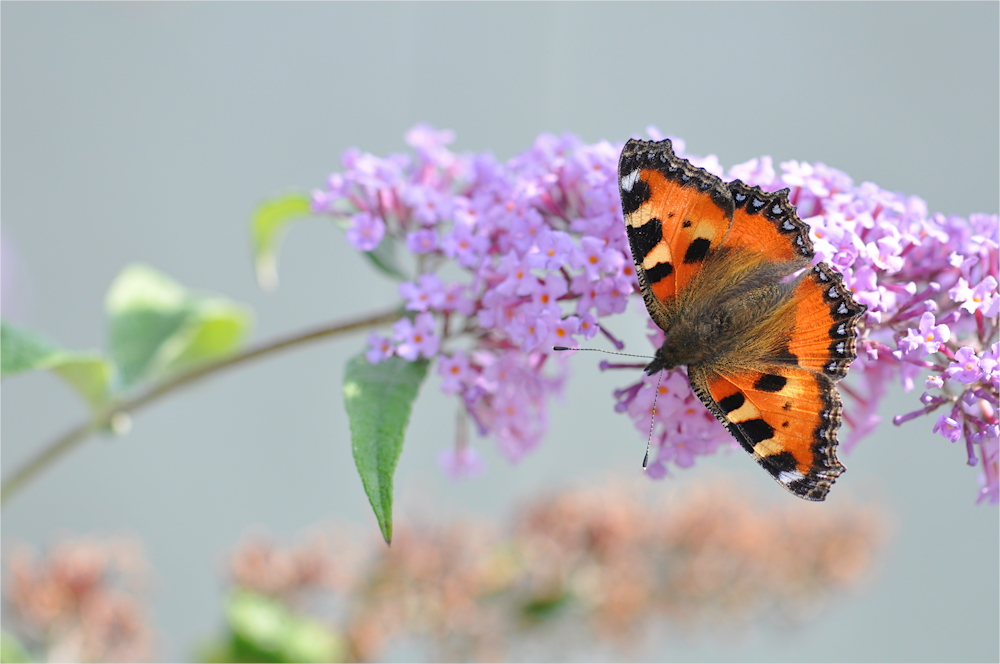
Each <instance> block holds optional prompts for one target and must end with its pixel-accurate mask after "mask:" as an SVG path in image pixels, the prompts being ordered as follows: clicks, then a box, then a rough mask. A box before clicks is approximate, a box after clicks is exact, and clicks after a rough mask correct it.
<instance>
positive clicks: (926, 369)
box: [313, 125, 1000, 504]
mask: <svg viewBox="0 0 1000 664" xmlns="http://www.w3.org/2000/svg"><path fill="white" fill-rule="evenodd" d="M647 132H648V133H649V134H650V136H651V137H652V138H654V140H655V139H659V138H660V137H661V135H660V133H659V131H658V130H656V129H655V128H653V127H651V128H649V129H648V130H647ZM453 140H454V133H453V132H450V131H447V130H436V129H434V128H432V127H430V126H427V125H418V126H417V127H414V128H413V129H411V130H410V131H409V132H408V133H407V134H406V141H407V143H409V145H410V146H411V147H412V148H413V149H414V152H415V154H414V155H412V156H411V155H401V154H395V155H389V156H387V157H378V156H375V155H372V154H368V153H364V152H362V151H360V150H357V149H351V150H348V151H347V152H346V153H345V154H344V155H343V158H342V165H343V167H344V168H343V171H342V172H340V173H335V174H333V175H331V176H330V177H329V178H328V179H327V182H326V185H325V187H324V188H323V189H321V190H319V191H317V192H315V193H314V194H313V208H314V211H315V212H317V213H323V214H329V215H332V216H336V217H339V218H341V219H344V220H346V221H347V222H348V223H347V239H348V241H349V242H350V243H351V244H352V245H353V246H355V247H356V248H357V249H358V250H360V251H372V250H374V249H375V248H376V247H377V246H378V245H379V243H380V242H383V241H391V242H394V243H396V244H397V245H399V246H404V247H406V248H407V249H408V250H409V252H410V253H411V254H413V255H414V256H415V259H416V260H415V261H414V262H415V264H416V266H417V271H416V274H415V275H414V276H413V278H411V279H409V280H407V281H404V282H403V283H401V284H400V286H399V294H400V297H401V298H402V299H403V301H404V304H405V307H406V308H407V309H408V310H409V311H411V312H413V313H414V314H415V317H414V318H413V320H412V321H411V320H410V319H409V318H404V319H401V320H400V321H398V322H397V323H396V327H395V328H394V334H393V337H392V339H386V338H385V337H382V336H380V335H372V336H371V337H369V350H368V357H369V360H370V361H373V362H375V361H380V360H382V359H384V358H385V357H388V356H389V355H391V354H397V355H399V356H401V357H404V358H406V359H411V360H412V359H416V358H418V357H425V358H428V359H433V360H435V361H436V362H437V372H438V374H439V376H440V377H441V383H440V384H441V389H442V390H443V391H444V392H445V393H447V394H450V395H454V396H455V397H456V398H457V399H459V401H460V403H461V404H462V408H463V412H464V413H465V415H466V416H467V417H468V418H469V420H470V421H471V422H472V423H474V425H475V427H476V429H477V430H478V432H479V433H480V434H481V435H483V436H492V437H493V438H494V439H495V440H496V441H497V443H498V445H499V447H500V449H501V451H502V452H503V453H504V454H506V456H508V458H510V459H511V460H514V461H516V460H518V459H519V458H521V457H522V456H523V455H524V454H525V453H527V452H528V451H529V450H531V449H532V448H533V447H535V446H536V445H537V444H538V443H539V442H540V440H541V437H542V435H543V434H544V431H545V427H546V420H547V418H546V412H547V402H548V399H549V397H550V396H552V395H554V394H556V393H558V392H559V391H560V390H561V389H562V387H563V385H564V382H565V380H566V375H567V360H568V356H569V355H571V354H570V353H553V351H552V346H553V345H558V346H566V347H570V348H574V347H578V346H579V344H580V342H581V341H583V340H587V339H592V338H593V337H594V336H595V335H597V334H598V333H599V332H600V333H602V334H603V335H604V337H606V338H607V339H608V340H609V341H611V343H613V344H614V345H615V346H616V347H619V348H620V347H621V346H622V344H621V342H620V341H618V340H617V339H616V338H615V336H614V334H613V332H612V330H613V327H614V326H615V319H614V316H615V315H618V314H622V313H624V312H625V311H626V309H628V303H629V302H630V301H632V302H635V303H636V304H635V305H634V306H633V308H632V309H633V310H632V312H630V313H636V312H638V314H637V315H641V316H646V313H645V310H644V309H643V307H642V306H641V302H638V298H637V297H636V296H635V294H636V293H637V292H638V284H637V282H636V276H635V268H634V264H633V262H632V257H631V254H630V252H629V249H628V242H627V239H626V234H625V232H624V226H623V222H622V215H621V206H620V202H619V195H618V186H617V181H616V180H617V162H618V156H619V153H620V151H621V144H620V143H618V144H612V143H609V142H605V141H602V142H599V143H594V144H587V143H584V142H582V141H581V140H579V139H578V138H576V137H574V136H571V135H563V136H553V135H550V134H543V135H541V136H539V137H538V138H537V139H536V140H535V142H534V144H533V145H532V146H531V147H530V148H528V149H527V150H526V151H524V152H522V153H521V154H519V155H516V156H514V157H513V158H511V159H509V160H507V161H506V162H500V161H497V160H496V159H495V158H493V157H492V156H491V155H489V154H471V155H469V154H457V153H454V152H452V151H451V150H450V149H449V148H448V145H449V143H450V142H451V141H453ZM673 140H674V150H675V152H676V153H677V154H678V155H680V156H683V157H685V158H687V159H689V160H691V161H692V163H694V164H695V165H698V166H701V167H703V168H706V169H708V170H709V171H710V172H713V173H715V174H717V175H719V176H720V177H723V178H724V179H726V180H731V179H735V178H739V179H742V180H743V181H744V182H746V183H747V184H749V185H751V186H753V185H758V186H760V187H762V188H763V189H764V190H765V191H776V190H778V189H782V188H786V187H787V188H788V189H789V190H790V193H789V199H790V201H791V202H792V203H793V204H794V205H796V206H797V209H798V214H799V216H800V217H801V218H802V219H803V220H804V221H805V222H806V223H808V224H809V226H810V228H811V237H812V240H813V243H814V247H815V252H816V257H815V260H816V261H820V260H823V261H828V262H830V263H831V264H833V265H834V266H835V267H836V268H837V269H838V270H839V271H840V272H841V273H842V274H843V276H844V281H845V283H846V284H847V286H848V287H850V288H851V289H852V290H853V291H854V293H855V297H856V299H857V300H858V301H859V302H861V303H863V304H865V305H867V307H868V311H867V313H866V315H865V318H864V319H863V320H862V321H861V324H860V326H859V342H858V359H857V360H856V361H855V363H854V364H853V365H852V368H851V371H850V375H849V377H848V379H847V380H846V381H844V382H842V383H841V392H842V394H843V397H844V419H845V422H846V426H845V429H844V431H843V432H842V433H843V435H842V441H843V448H844V450H845V451H850V449H851V448H852V447H853V446H854V445H855V444H857V443H858V441H859V440H860V439H862V438H863V437H864V436H865V435H867V434H869V433H871V432H872V431H873V430H874V429H875V427H876V426H877V425H878V423H879V416H878V406H879V403H880V402H881V400H882V398H883V396H884V395H885V393H886V388H887V385H888V384H889V383H890V382H892V381H895V380H899V381H901V382H902V384H903V386H904V388H905V389H906V390H912V389H913V387H914V386H915V385H917V384H920V385H923V387H924V390H925V391H924V392H923V393H922V394H921V395H920V397H919V399H918V401H919V404H918V405H919V408H918V409H916V410H914V411H912V412H910V413H907V414H904V415H900V416H897V417H896V418H894V422H896V423H897V424H900V423H902V422H905V421H909V420H911V419H916V418H920V417H924V416H929V415H931V414H932V413H933V415H932V417H934V418H936V419H935V420H934V422H933V424H931V423H930V420H929V419H928V420H927V421H928V424H927V426H928V428H931V429H932V430H933V431H934V432H935V433H938V434H940V435H941V436H943V437H944V438H946V439H947V440H949V441H951V442H958V441H960V440H962V441H964V442H965V448H966V457H965V460H966V461H967V462H969V463H974V464H975V465H976V466H977V468H978V469H979V473H980V482H981V486H982V489H981V492H980V495H979V500H980V501H986V502H991V503H994V504H995V503H996V502H997V500H998V496H1000V489H998V475H1000V473H998V449H997V448H998V444H997V434H998V429H1000V425H998V419H997V408H998V407H1000V400H998V391H1000V373H998V344H997V334H998V322H997V314H998V312H1000V295H998V294H997V283H998V278H1000V275H998V267H997V265H998V260H1000V252H998V242H997V230H998V220H997V216H996V215H994V214H974V215H970V216H969V217H968V218H961V217H957V216H946V215H942V214H930V213H929V212H928V210H927V206H926V203H924V201H922V200H921V199H920V198H918V197H915V196H907V195H904V194H899V193H895V192H890V191H886V190H884V189H881V188H880V187H878V186H877V185H875V184H873V183H870V182H863V183H861V184H855V183H854V182H853V181H852V179H851V178H850V177H849V176H848V175H847V174H845V173H843V172H840V171H838V170H836V169H834V168H830V167H829V166H826V165H825V164H821V163H805V162H797V161H787V162H783V163H781V164H779V165H778V167H775V165H774V163H773V161H772V159H771V158H770V157H766V156H764V157H760V158H757V159H753V160H751V161H748V162H746V163H744V164H737V165H735V166H733V167H732V168H730V169H729V170H728V172H727V171H726V169H725V168H724V167H723V166H722V165H721V164H720V163H719V160H718V159H717V158H715V157H714V156H711V155H710V156H709V157H705V158H700V157H697V156H694V155H687V154H685V147H684V142H683V141H682V140H679V139H673ZM444 268H447V269H444ZM446 275H447V276H446ZM647 324H648V325H649V326H650V330H651V334H650V342H651V344H652V346H653V347H656V346H657V345H658V344H659V343H660V342H661V341H662V332H661V331H660V330H659V329H658V328H656V327H655V325H653V324H652V322H651V321H649V320H648V318H647ZM650 352H651V350H650V349H644V350H643V353H650ZM613 366H622V365H612V364H611V363H608V362H602V367H607V368H610V367H613ZM630 370H631V371H635V373H634V374H633V378H632V379H631V381H632V382H631V384H629V385H627V386H625V387H623V388H621V389H620V390H617V391H616V392H615V402H616V404H615V409H616V410H617V411H618V412H622V413H625V414H627V415H628V417H629V418H630V419H631V420H632V421H633V423H634V425H635V427H636V429H637V430H638V431H639V432H640V435H641V436H642V437H644V438H645V437H646V436H649V435H650V434H651V436H652V438H651V442H652V444H653V446H654V450H653V451H652V453H651V463H650V465H649V467H648V470H647V472H648V474H649V475H650V476H651V477H664V476H666V475H668V474H670V472H671V468H686V467H689V466H691V465H692V464H694V463H695V462H696V460H697V458H698V457H700V456H704V455H707V454H714V453H715V452H716V451H717V450H718V449H719V447H720V446H723V447H727V448H728V447H731V446H733V441H732V439H731V437H730V436H729V435H728V433H727V432H726V431H725V430H724V429H723V428H722V427H720V426H719V424H718V423H717V422H716V421H715V419H714V418H713V417H712V416H711V415H710V414H709V412H708V411H707V409H705V408H704V407H703V406H702V404H701V403H700V401H699V400H698V399H697V397H695V396H694V395H693V394H692V393H691V390H690V387H689V386H688V384H687V380H686V378H685V375H684V372H683V370H679V369H678V370H673V371H671V372H666V373H664V374H663V375H661V376H646V375H644V374H642V373H641V372H639V371H637V370H636V369H635V368H630ZM654 399H655V408H654V405H653V404H654ZM942 413H943V414H942ZM476 459H478V457H477V456H475V453H474V452H473V450H472V447H470V446H468V444H467V442H460V444H459V445H458V447H456V449H455V450H454V451H452V452H451V453H449V454H448V455H446V456H442V460H441V465H442V467H443V468H444V469H445V471H446V472H447V473H448V474H450V475H453V476H463V475H468V474H472V473H471V472H470V471H471V470H472V469H474V468H479V466H478V465H477V463H476V462H475V460H476Z"/></svg>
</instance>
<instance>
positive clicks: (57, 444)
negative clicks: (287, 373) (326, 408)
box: [0, 307, 402, 505]
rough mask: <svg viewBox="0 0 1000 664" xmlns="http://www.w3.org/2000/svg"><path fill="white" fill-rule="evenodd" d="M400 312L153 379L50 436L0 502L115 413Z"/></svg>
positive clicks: (6, 485) (1, 492)
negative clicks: (257, 360) (232, 369)
mask: <svg viewBox="0 0 1000 664" xmlns="http://www.w3.org/2000/svg"><path fill="white" fill-rule="evenodd" d="M401 315H402V311H401V310H400V309H399V308H398V307H396V308H393V309H390V310H388V311H383V312H380V313H376V314H372V315H369V316H366V317H364V318H358V319H356V320H351V321H347V322H334V323H328V324H326V325H321V326H319V327H316V328H312V329H308V330H305V331H301V332H296V333H292V334H288V335H285V336H282V337H278V338H277V339H272V340H270V341H265V342H262V343H259V344H257V345H254V346H250V347H248V348H246V349H244V350H243V351H242V352H239V353H236V354H235V355H230V356H228V357H224V358H221V359H219V360H215V361H213V362H208V363H206V364H200V365H198V366H195V367H192V368H190V369H188V370H186V371H182V372H180V373H177V374H174V375H172V376H169V377H167V378H164V379H163V380H160V381H159V382H155V383H153V384H152V385H150V386H148V387H147V388H146V389H144V390H141V391H139V392H138V393H136V394H134V395H132V396H130V397H125V398H122V399H118V400H116V401H113V402H111V403H109V404H108V405H106V406H104V407H102V408H101V409H99V410H97V411H96V412H94V413H93V415H92V416H91V417H90V419H89V420H87V421H86V422H82V423H80V424H78V425H77V426H75V427H73V428H72V429H70V430H69V431H67V432H66V433H64V434H63V435H61V436H59V437H58V438H56V439H54V440H52V441H51V442H49V443H48V444H47V445H45V446H43V447H42V449H41V450H40V451H39V452H38V453H37V454H35V456H33V457H32V458H31V459H29V460H28V461H27V462H25V463H24V464H22V465H21V466H20V467H19V468H18V469H17V470H15V471H14V472H13V473H11V475H10V476H9V477H8V478H7V479H5V480H4V481H3V485H2V487H0V505H6V504H7V500H8V499H9V498H10V497H11V496H12V495H13V494H14V493H16V492H17V491H18V490H19V489H20V488H21V487H22V486H23V485H24V484H25V483H27V482H28V480H30V479H31V478H32V477H34V476H35V475H36V474H38V473H39V472H41V471H42V470H44V469H45V468H46V467H48V466H49V465H50V464H52V463H53V462H54V461H56V459H58V458H59V457H61V456H62V455H63V454H65V453H66V452H68V451H70V450H71V449H73V448H74V447H76V445H77V444H79V443H81V442H83V441H84V440H86V439H87V438H89V437H90V436H91V435H93V434H95V433H97V432H98V431H103V430H106V429H108V428H109V427H110V426H111V424H112V421H113V420H114V419H115V418H116V417H121V416H122V415H125V414H128V413H131V412H133V411H135V410H138V409H139V408H141V407H142V406H145V405H146V404H149V403H152V402H154V401H156V400H157V399H159V398H160V397H162V396H165V395H167V394H169V393H170V392H173V391H174V390H177V389H180V388H182V387H185V386H187V385H189V384H191V383H194V382H196V381H198V380H200V379H202V378H206V377H208V376H211V375H214V374H216V373H218V372H220V371H222V370H223V369H228V368H229V367H234V366H237V365H240V364H243V363H246V362H249V361H251V360H255V359H257V358H260V357H264V356H266V355H270V354H272V353H276V352H278V351H281V350H285V349H287V348H294V347H296V346H300V345H302V344H306V343H309V342H312V341H318V340H320V339H325V338H327V337H334V336H337V335H340V334H345V333H347V332H353V331H356V330H362V329H366V328H369V327H376V326H378V325H384V324H385V323H391V322H393V321H395V320H397V319H398V318H399V317H400V316H401Z"/></svg>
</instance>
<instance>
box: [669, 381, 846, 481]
mask: <svg viewBox="0 0 1000 664" xmlns="http://www.w3.org/2000/svg"><path fill="white" fill-rule="evenodd" d="M688 376H689V379H690V382H691V386H692V388H693V389H694V392H695V394H697V395H698V397H699V398H700V399H701V400H702V402H704V404H705V405H706V406H707V407H708V409H709V410H710V411H711V412H712V414H713V415H715V417H716V418H717V419H718V420H719V421H720V422H721V423H722V424H723V425H724V426H725V427H726V429H728V430H729V432H730V433H731V434H733V437H734V438H736V440H737V441H738V442H739V443H740V445H741V446H742V447H743V449H745V450H746V451H747V452H749V453H750V454H751V455H752V456H753V457H754V458H755V459H756V460H757V462H758V463H759V464H760V465H761V466H762V467H763V468H764V469H765V470H767V471H768V473H770V474H771V476H772V477H774V479H775V480H776V481H777V482H778V483H779V484H781V485H782V486H784V487H785V488H786V489H788V490H789V491H791V492H792V493H794V494H795V495H797V496H799V497H801V498H806V499H808V500H823V499H824V498H825V497H826V494H827V492H828V491H829V490H830V485H832V484H833V482H834V480H835V479H836V478H837V477H838V476H839V475H840V474H841V473H842V472H843V471H844V467H843V466H842V465H841V464H840V462H839V461H838V460H837V456H836V446H837V429H838V427H839V426H840V422H841V404H840V396H839V395H838V394H837V390H836V388H835V387H834V384H833V380H832V379H831V378H829V377H828V376H826V375H825V374H822V373H817V372H814V371H809V370H808V369H802V368H799V367H793V366H788V365H774V366H771V367H764V368H760V367H758V368H754V369H751V368H749V367H741V368H740V369H738V370H731V371H725V370H718V369H716V370H711V369H704V368H700V367H691V368H690V369H689V370H688Z"/></svg>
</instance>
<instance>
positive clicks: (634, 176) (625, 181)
mask: <svg viewBox="0 0 1000 664" xmlns="http://www.w3.org/2000/svg"><path fill="white" fill-rule="evenodd" d="M638 181H639V169H638V168H637V169H635V170H634V171H632V172H631V173H629V174H628V175H626V176H625V177H623V178H622V179H621V182H620V183H619V184H621V188H622V191H632V187H634V186H635V183H636V182H638Z"/></svg>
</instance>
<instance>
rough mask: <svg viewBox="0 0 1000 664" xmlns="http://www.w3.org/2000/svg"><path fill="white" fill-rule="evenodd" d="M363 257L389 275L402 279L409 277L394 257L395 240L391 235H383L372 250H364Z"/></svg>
mask: <svg viewBox="0 0 1000 664" xmlns="http://www.w3.org/2000/svg"><path fill="white" fill-rule="evenodd" d="M365 257H366V258H367V259H368V260H369V261H371V263H372V265H374V266H375V267H376V268H378V269H379V270H380V271H382V272H383V273H385V274H387V275H389V276H390V277H393V278H394V279H400V280H403V281H405V280H407V279H409V277H408V276H406V272H405V271H404V270H403V268H402V267H401V266H400V265H399V261H398V260H397V259H396V241H395V240H394V239H393V238H392V237H390V236H388V235H385V236H383V237H382V241H381V242H379V243H378V246H377V247H375V249H374V250H372V251H366V252H365Z"/></svg>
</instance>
